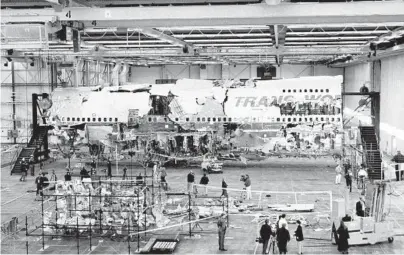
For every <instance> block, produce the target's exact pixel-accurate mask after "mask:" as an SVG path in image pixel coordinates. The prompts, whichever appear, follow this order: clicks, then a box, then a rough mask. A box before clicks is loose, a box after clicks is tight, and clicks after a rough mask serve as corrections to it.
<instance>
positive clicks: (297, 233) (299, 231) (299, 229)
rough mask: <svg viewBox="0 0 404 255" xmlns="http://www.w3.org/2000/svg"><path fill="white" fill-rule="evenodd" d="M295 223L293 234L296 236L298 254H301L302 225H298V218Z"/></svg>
mask: <svg viewBox="0 0 404 255" xmlns="http://www.w3.org/2000/svg"><path fill="white" fill-rule="evenodd" d="M296 223H297V224H298V225H297V228H296V231H295V236H296V241H297V248H298V254H303V240H304V237H303V228H302V226H301V225H300V223H301V222H300V220H297V221H296Z"/></svg>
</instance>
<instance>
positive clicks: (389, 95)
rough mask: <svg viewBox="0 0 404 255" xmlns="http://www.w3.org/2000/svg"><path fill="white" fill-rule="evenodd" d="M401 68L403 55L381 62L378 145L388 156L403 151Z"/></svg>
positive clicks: (403, 77)
mask: <svg viewBox="0 0 404 255" xmlns="http://www.w3.org/2000/svg"><path fill="white" fill-rule="evenodd" d="M403 66H404V55H399V56H395V57H390V58H386V59H382V61H381V89H380V101H381V106H380V145H381V149H382V150H383V151H385V152H387V153H389V154H395V153H396V150H401V151H404V118H403V116H404V100H403V96H404V69H403ZM394 141H395V144H394Z"/></svg>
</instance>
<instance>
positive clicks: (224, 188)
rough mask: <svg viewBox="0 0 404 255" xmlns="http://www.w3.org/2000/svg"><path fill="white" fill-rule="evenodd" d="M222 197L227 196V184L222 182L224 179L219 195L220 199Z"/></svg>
mask: <svg viewBox="0 0 404 255" xmlns="http://www.w3.org/2000/svg"><path fill="white" fill-rule="evenodd" d="M222 196H224V197H227V196H228V194H227V183H226V181H225V180H224V178H223V179H222V194H221V195H220V197H222Z"/></svg>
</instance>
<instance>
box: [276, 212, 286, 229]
mask: <svg viewBox="0 0 404 255" xmlns="http://www.w3.org/2000/svg"><path fill="white" fill-rule="evenodd" d="M283 224H286V226H285V228H286V229H288V222H287V220H286V214H282V215H281V218H280V219H279V222H278V228H279V229H280V228H282V225H283Z"/></svg>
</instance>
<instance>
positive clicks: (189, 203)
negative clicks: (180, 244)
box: [188, 193, 192, 237]
mask: <svg viewBox="0 0 404 255" xmlns="http://www.w3.org/2000/svg"><path fill="white" fill-rule="evenodd" d="M188 220H189V221H191V193H188ZM188 226H189V237H191V236H192V228H191V223H189V225H188Z"/></svg>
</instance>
